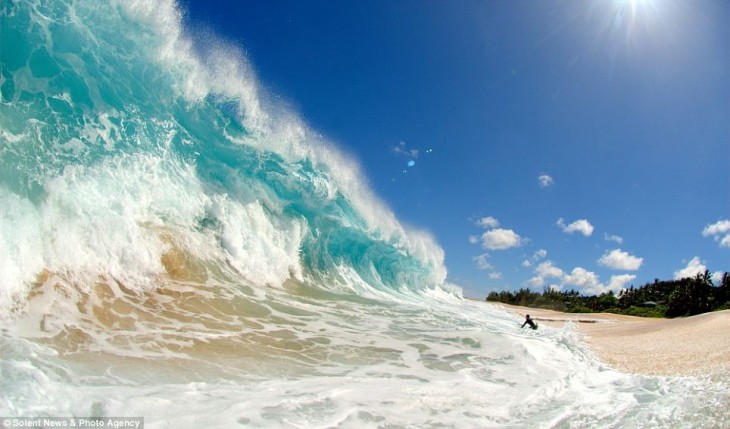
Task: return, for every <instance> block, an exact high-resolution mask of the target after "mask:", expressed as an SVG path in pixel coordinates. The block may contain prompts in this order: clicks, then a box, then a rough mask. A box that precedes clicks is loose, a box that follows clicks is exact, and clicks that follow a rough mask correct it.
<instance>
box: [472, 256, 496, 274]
mask: <svg viewBox="0 0 730 429" xmlns="http://www.w3.org/2000/svg"><path fill="white" fill-rule="evenodd" d="M487 258H489V254H487V253H484V254H481V255H479V256H475V257H474V258H473V260H474V262H476V263H477V269H480V270H491V269H492V268H493V267H492V264H490V263H489V261H488V260H487Z"/></svg>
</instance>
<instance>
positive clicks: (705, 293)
mask: <svg viewBox="0 0 730 429" xmlns="http://www.w3.org/2000/svg"><path fill="white" fill-rule="evenodd" d="M487 301H497V302H503V303H505V304H512V305H521V306H524V307H534V308H547V309H550V310H557V311H564V312H568V313H597V312H606V313H617V314H628V315H631V316H642V317H680V316H692V315H695V314H700V313H706V312H708V311H715V310H725V309H730V273H727V272H726V273H724V274H723V276H722V283H721V284H720V285H719V286H715V285H714V284H713V282H712V277H710V272H709V271H705V272H704V274H697V276H696V277H694V278H692V277H687V278H684V279H680V280H670V281H659V280H654V283H647V284H645V285H644V286H641V287H639V288H634V286H633V285H632V286H631V287H630V288H628V289H624V290H622V291H621V292H619V294H618V295H615V294H614V293H613V292H608V293H603V294H601V295H599V296H595V295H592V296H584V295H581V294H580V293H578V292H577V291H575V290H570V291H563V292H559V291H556V290H553V289H551V288H549V287H545V288H544V289H543V291H542V293H539V292H533V291H531V290H530V289H529V288H527V289H520V290H518V291H516V292H508V291H502V292H491V293H490V294H489V296H487Z"/></svg>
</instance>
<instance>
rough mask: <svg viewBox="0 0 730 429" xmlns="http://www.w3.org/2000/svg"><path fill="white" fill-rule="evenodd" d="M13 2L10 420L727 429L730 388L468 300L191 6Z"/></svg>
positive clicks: (2, 111)
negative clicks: (643, 363) (622, 367)
mask: <svg viewBox="0 0 730 429" xmlns="http://www.w3.org/2000/svg"><path fill="white" fill-rule="evenodd" d="M1 5H2V6H0V19H1V21H0V31H1V33H0V37H1V38H0V43H1V45H0V59H1V66H2V70H1V71H0V73H1V81H0V90H1V92H2V94H1V95H2V103H1V104H0V201H1V202H2V204H1V205H0V272H2V276H0V310H1V312H2V313H1V314H2V319H1V320H2V333H1V335H0V352H1V353H2V354H0V356H2V361H1V364H0V365H1V366H0V375H1V376H0V415H2V416H144V417H145V425H146V427H148V428H154V427H221V428H224V427H357V428H360V427H419V428H420V427H457V428H462V427H480V428H481V427H500V428H517V427H528V426H529V427H571V428H572V427H576V428H577V427H725V426H727V424H728V421H729V420H730V416H729V415H728V412H727V408H726V406H727V404H728V392H729V390H730V389H728V386H727V384H726V383H725V382H718V381H717V380H714V381H713V380H705V379H696V378H662V377H644V376H638V375H630V374H622V373H619V372H616V371H614V370H612V369H610V368H607V367H605V366H604V365H602V364H601V363H600V362H598V361H597V360H596V359H595V358H594V357H593V355H592V354H591V353H590V352H589V351H588V350H587V349H585V347H584V346H583V345H582V344H581V343H580V341H579V338H578V336H577V334H575V332H573V331H572V330H571V329H568V330H551V329H549V328H546V329H542V330H541V331H540V332H538V333H534V332H527V331H521V330H519V329H517V327H518V326H519V322H520V321H518V320H515V319H514V317H513V316H511V315H510V314H507V313H506V312H504V311H502V310H500V309H498V308H495V307H491V306H489V305H487V304H484V303H479V302H472V301H468V300H464V299H462V298H461V295H460V289H459V288H458V286H456V285H451V284H449V283H447V282H446V280H445V279H446V269H445V267H444V263H443V261H444V254H443V251H442V250H441V249H440V248H439V246H438V244H437V243H436V242H435V240H434V239H433V238H432V237H430V236H429V235H428V234H426V233H424V232H421V231H414V230H409V229H408V228H405V227H404V226H403V225H401V224H400V222H399V221H398V219H396V218H395V217H394V216H393V214H392V213H391V212H390V211H389V209H388V208H387V206H385V205H384V204H383V203H382V202H381V201H380V200H379V199H378V197H377V196H376V195H374V194H373V193H372V192H371V191H370V190H369V189H368V187H367V185H366V180H365V179H364V176H363V174H362V172H361V171H360V170H359V167H358V165H357V162H356V161H355V160H353V159H351V158H350V157H348V156H347V155H346V154H344V153H342V152H341V151H340V150H338V148H336V147H334V146H333V145H332V144H331V143H329V142H328V141H327V140H326V138H325V137H322V136H320V135H319V134H318V133H317V132H316V131H315V130H311V129H310V128H309V127H308V126H307V124H306V123H304V122H303V121H302V120H301V119H300V118H298V117H297V116H296V115H295V114H293V113H292V112H290V111H288V110H287V109H286V108H285V107H283V106H280V105H278V104H277V103H276V102H275V101H274V100H272V99H270V98H269V97H267V96H266V95H265V91H263V90H262V89H261V87H260V85H259V83H258V81H257V78H256V77H255V76H254V74H253V72H252V68H251V66H250V64H249V63H248V60H247V59H246V58H245V56H244V55H243V54H242V53H241V52H240V51H239V50H237V49H236V48H235V47H233V46H230V45H226V44H225V43H221V42H218V41H216V40H212V39H211V38H210V36H207V38H205V39H200V38H198V37H195V36H194V35H192V34H190V33H189V32H188V30H187V29H186V27H185V25H184V23H183V21H182V20H181V13H180V10H179V9H178V6H177V5H176V4H175V3H172V2H165V1H159V2H158V1H151V0H150V1H135V2H131V1H130V2H127V1H112V2H108V3H102V2H97V1H91V0H77V1H9V0H6V1H3V2H2V3H1ZM242 7H243V6H242ZM254 60H255V59H254Z"/></svg>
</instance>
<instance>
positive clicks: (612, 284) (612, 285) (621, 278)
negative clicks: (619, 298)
mask: <svg viewBox="0 0 730 429" xmlns="http://www.w3.org/2000/svg"><path fill="white" fill-rule="evenodd" d="M634 280H636V276H635V275H633V274H620V275H617V276H611V280H609V282H608V286H606V289H608V290H612V291H614V292H619V291H620V290H622V289H626V285H627V284H629V283H631V282H633V281H634Z"/></svg>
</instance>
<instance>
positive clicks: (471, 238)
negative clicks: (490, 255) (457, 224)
mask: <svg viewBox="0 0 730 429" xmlns="http://www.w3.org/2000/svg"><path fill="white" fill-rule="evenodd" d="M469 243H471V244H477V243H479V237H477V236H476V235H470V236H469Z"/></svg>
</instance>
